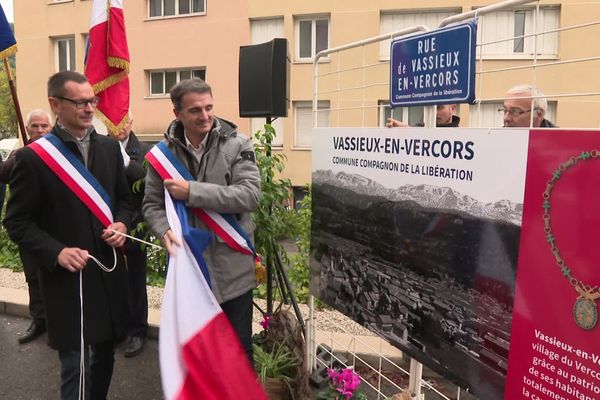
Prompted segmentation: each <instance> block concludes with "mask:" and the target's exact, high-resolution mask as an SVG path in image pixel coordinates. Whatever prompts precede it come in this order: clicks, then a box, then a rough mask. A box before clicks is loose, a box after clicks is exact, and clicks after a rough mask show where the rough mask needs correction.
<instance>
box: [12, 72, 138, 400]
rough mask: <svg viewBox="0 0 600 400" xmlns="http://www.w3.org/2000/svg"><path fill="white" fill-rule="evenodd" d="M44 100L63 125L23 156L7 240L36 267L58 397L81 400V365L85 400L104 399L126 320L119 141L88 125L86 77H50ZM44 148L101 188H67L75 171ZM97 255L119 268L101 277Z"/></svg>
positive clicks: (126, 213) (127, 213)
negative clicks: (101, 210) (55, 361)
mask: <svg viewBox="0 0 600 400" xmlns="http://www.w3.org/2000/svg"><path fill="white" fill-rule="evenodd" d="M48 101H49V103H50V107H51V108H52V111H53V113H54V114H55V115H56V117H57V122H56V124H55V125H54V127H53V128H52V132H51V133H50V134H48V135H46V136H45V137H44V138H42V139H39V140H38V141H36V142H35V143H33V144H31V145H30V146H28V147H26V148H24V149H23V150H22V151H19V152H18V153H17V155H16V163H15V167H14V171H13V174H12V177H11V180H10V187H11V196H10V199H9V201H8V207H7V215H6V219H5V221H4V224H5V226H6V229H7V231H8V234H9V235H10V237H11V239H12V240H13V241H15V242H16V243H17V244H18V245H19V246H20V247H22V248H23V249H26V251H27V252H28V253H30V254H31V255H32V256H33V257H35V259H36V261H37V263H36V265H39V266H40V272H41V274H40V280H41V284H42V296H43V299H44V304H45V306H46V323H47V329H48V340H49V343H50V346H51V347H53V348H54V349H56V350H58V356H59V359H60V364H61V388H60V391H61V399H63V400H66V399H69V400H70V399H78V398H81V396H82V395H83V393H80V391H81V388H82V386H83V385H81V382H80V367H84V368H85V378H86V379H85V392H86V393H85V394H86V396H85V398H91V399H105V398H106V395H107V393H108V389H109V386H110V381H111V378H112V372H113V365H114V346H115V343H117V342H118V341H119V340H121V339H122V338H123V337H124V336H125V333H126V330H127V323H128V320H129V316H128V307H127V272H126V270H125V265H124V260H123V257H122V255H121V252H120V251H115V248H118V247H121V246H122V245H123V244H124V242H125V237H124V236H122V235H119V234H117V233H116V232H120V233H126V232H127V230H128V227H129V226H130V219H131V207H132V205H131V199H130V192H129V188H128V186H127V180H126V178H125V172H124V168H123V157H122V156H121V151H120V149H119V144H118V143H117V142H116V141H115V140H113V139H111V138H108V137H104V136H102V135H98V134H97V133H96V131H95V130H94V127H93V126H92V118H93V115H94V112H95V107H96V105H97V104H98V98H97V97H95V95H94V91H93V89H92V86H91V85H90V83H89V82H88V81H87V79H86V77H85V76H83V75H81V74H79V73H77V72H73V71H63V72H59V73H57V74H54V75H52V76H51V77H50V79H49V80H48ZM49 138H50V139H52V140H53V141H54V142H51V140H50V139H49ZM48 143H54V144H52V146H55V148H57V149H61V154H64V155H65V157H67V158H70V159H71V161H70V162H69V161H66V162H65V163H66V164H69V166H72V167H73V170H77V171H81V174H82V176H83V177H84V179H85V181H87V182H90V183H93V184H94V185H96V186H95V187H96V188H97V189H95V190H90V189H85V188H84V189H82V190H81V191H77V190H72V189H71V188H69V186H67V184H66V183H65V182H69V177H70V178H75V177H76V176H77V174H75V173H74V172H73V170H71V171H66V172H65V174H63V175H62V176H61V174H60V173H59V172H56V171H57V170H56V165H61V164H52V163H51V162H50V161H49V159H48V157H47V156H46V157H44V156H43V154H44V153H43V152H41V151H40V149H41V146H42V144H46V145H47V144H48ZM32 146H33V147H32ZM48 154H50V153H48ZM52 157H57V156H52ZM65 163H63V164H65ZM51 165H52V166H53V168H51ZM81 192H85V193H88V194H91V193H92V192H94V193H98V194H100V195H101V196H99V197H98V198H99V199H100V198H102V199H104V200H103V201H104V205H105V206H106V209H109V210H110V211H111V212H110V213H109V214H112V218H110V217H107V218H105V219H102V218H101V216H99V214H98V213H97V212H95V211H92V210H95V209H94V207H90V206H89V204H88V203H86V202H84V201H83V200H81V199H80V197H79V196H80V195H81ZM95 202H96V203H98V204H99V203H101V201H100V200H95ZM105 215H106V213H105ZM101 220H102V221H103V222H101ZM111 220H112V221H113V222H110V221H111ZM107 221H108V222H107ZM92 257H94V258H95V259H97V260H98V261H99V262H101V263H102V264H104V265H105V266H109V267H112V266H113V265H114V268H113V269H112V271H111V272H108V271H106V270H103V269H101V268H100V267H99V266H98V265H97V264H96V263H95V262H94V261H93V260H92ZM109 270H110V269H109ZM82 345H83V346H84V351H85V355H84V357H81V356H83V355H82V354H81V352H80V349H81V346H82Z"/></svg>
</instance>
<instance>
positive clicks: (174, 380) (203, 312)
mask: <svg viewBox="0 0 600 400" xmlns="http://www.w3.org/2000/svg"><path fill="white" fill-rule="evenodd" d="M165 207H166V211H167V218H168V220H169V225H170V227H171V230H172V231H173V233H174V234H175V235H176V236H177V237H178V238H180V240H181V243H182V245H181V246H176V247H175V249H176V250H175V254H174V255H173V256H171V257H170V258H169V266H168V272H167V281H166V283H165V291H164V297H163V303H162V316H161V322H160V340H159V349H160V369H161V378H162V387H163V391H164V395H165V398H166V399H167V400H173V399H178V400H198V399H202V400H228V399H231V400H234V399H235V400H238V399H245V400H266V399H267V396H266V394H265V392H264V390H263V388H262V386H261V385H260V383H259V382H258V380H257V377H256V374H255V372H254V369H253V368H252V366H251V365H250V363H249V362H248V358H247V356H246V353H245V352H244V350H243V348H242V346H241V344H240V342H239V339H238V337H237V336H236V334H235V332H234V330H233V328H232V327H231V325H230V323H229V320H228V319H227V317H226V316H225V314H224V313H223V311H222V310H221V307H220V306H219V304H218V303H217V301H216V299H215V297H214V295H213V294H212V292H211V290H210V288H209V286H208V284H207V282H206V280H205V279H204V276H203V274H202V272H201V270H200V264H202V263H204V260H203V258H202V252H203V250H204V248H206V246H207V245H208V243H209V242H210V240H211V237H212V235H211V234H210V233H208V232H204V231H201V230H198V229H195V228H191V227H190V226H189V224H188V217H187V209H186V207H185V204H184V203H182V202H180V201H175V202H174V201H173V200H172V199H171V196H170V195H169V194H168V192H167V191H166V190H165Z"/></svg>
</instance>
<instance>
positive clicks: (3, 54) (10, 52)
mask: <svg viewBox="0 0 600 400" xmlns="http://www.w3.org/2000/svg"><path fill="white" fill-rule="evenodd" d="M16 53H17V45H16V44H13V45H12V46H10V47H7V48H6V49H4V50H2V51H0V58H8V57H10V56H14V55H15V54H16Z"/></svg>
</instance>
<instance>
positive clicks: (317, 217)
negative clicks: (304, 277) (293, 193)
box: [311, 170, 522, 400]
mask: <svg viewBox="0 0 600 400" xmlns="http://www.w3.org/2000/svg"><path fill="white" fill-rule="evenodd" d="M312 193H313V221H312V242H311V292H312V293H313V294H315V295H316V296H317V297H319V298H320V299H322V300H323V301H325V302H326V303H328V304H330V305H331V306H333V307H335V308H336V309H338V310H339V311H341V312H343V313H345V314H346V315H348V316H350V317H351V318H353V319H354V320H356V321H357V322H359V323H361V324H363V325H364V326H366V327H367V328H369V329H371V330H373V331H375V332H376V333H378V334H380V335H382V336H383V337H384V338H386V339H387V340H388V341H390V343H392V344H394V345H395V346H397V347H399V348H400V349H401V350H403V351H404V352H406V353H408V354H409V355H410V356H411V357H414V358H416V359H417V360H419V361H421V362H422V363H424V364H425V365H427V366H429V367H430V368H432V369H434V370H436V371H438V372H439V373H441V374H443V375H444V376H446V377H448V378H450V379H452V380H454V381H455V382H456V383H458V384H460V385H461V386H463V387H465V388H471V390H474V391H476V392H478V393H474V394H475V395H478V396H479V397H480V398H485V399H492V400H493V399H501V398H502V393H503V386H504V380H505V374H506V369H507V366H508V362H507V359H508V348H509V344H510V332H511V318H512V307H513V296H514V286H515V277H516V265H517V256H518V250H519V237H520V220H521V214H522V204H515V203H513V202H510V201H507V200H502V199H499V200H498V201H495V202H493V203H482V202H480V201H478V200H476V199H474V198H472V197H469V196H466V195H463V194H461V193H458V192H457V191H455V190H453V189H451V188H449V187H435V186H428V185H400V186H399V187H397V188H388V187H385V186H383V185H381V184H379V183H377V182H375V181H373V180H371V179H369V178H366V177H364V176H360V175H354V174H349V173H345V172H337V173H334V172H332V171H325V170H319V171H316V172H314V174H313V188H312ZM457 371H458V372H457Z"/></svg>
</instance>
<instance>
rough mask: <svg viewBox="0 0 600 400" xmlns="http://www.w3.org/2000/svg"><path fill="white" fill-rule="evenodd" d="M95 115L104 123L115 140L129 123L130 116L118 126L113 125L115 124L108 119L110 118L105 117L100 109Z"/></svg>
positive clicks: (127, 115) (126, 116)
mask: <svg viewBox="0 0 600 400" xmlns="http://www.w3.org/2000/svg"><path fill="white" fill-rule="evenodd" d="M95 115H96V117H97V118H98V119H99V120H100V121H102V123H103V124H104V125H105V126H106V130H107V131H108V133H109V134H110V135H111V136H113V137H114V138H115V139H116V138H117V135H118V134H119V132H120V131H121V129H123V127H124V126H125V124H127V123H128V122H129V114H126V115H125V117H124V118H123V119H122V120H121V122H119V124H118V125H115V124H113V122H112V121H111V120H110V119H108V117H107V116H106V115H104V114H103V113H102V111H100V110H98V109H96V112H95Z"/></svg>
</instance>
